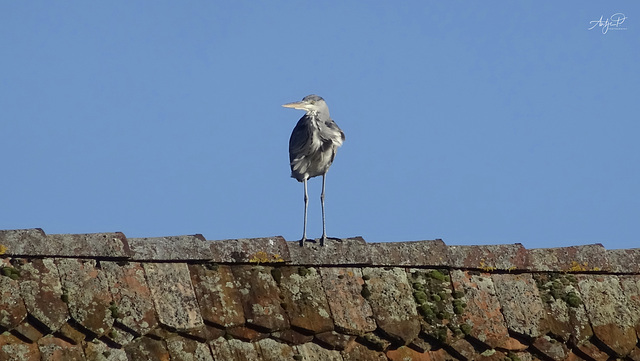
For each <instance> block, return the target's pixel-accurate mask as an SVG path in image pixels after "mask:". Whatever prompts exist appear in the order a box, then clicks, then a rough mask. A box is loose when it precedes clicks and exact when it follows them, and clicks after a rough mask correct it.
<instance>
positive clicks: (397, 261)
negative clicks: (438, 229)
mask: <svg viewBox="0 0 640 361" xmlns="http://www.w3.org/2000/svg"><path fill="white" fill-rule="evenodd" d="M367 248H368V253H370V254H371V263H372V264H375V265H379V266H424V265H430V266H445V265H447V261H448V260H449V249H448V247H447V246H446V245H445V244H444V242H443V241H442V240H441V239H436V240H433V241H415V242H387V243H371V244H369V245H368V246H367Z"/></svg>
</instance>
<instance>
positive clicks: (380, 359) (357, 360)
mask: <svg viewBox="0 0 640 361" xmlns="http://www.w3.org/2000/svg"><path fill="white" fill-rule="evenodd" d="M341 354H342V359H343V360H344V361H387V356H386V355H385V354H384V353H383V352H380V351H376V350H372V349H370V348H368V347H366V346H364V345H361V344H359V343H355V344H353V348H351V349H345V350H343V351H342V352H341Z"/></svg>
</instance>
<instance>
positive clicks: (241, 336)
mask: <svg viewBox="0 0 640 361" xmlns="http://www.w3.org/2000/svg"><path fill="white" fill-rule="evenodd" d="M227 335H230V336H232V337H233V338H234V339H238V340H241V341H245V342H254V341H258V340H262V339H263V338H266V337H269V334H268V333H264V332H259V331H256V330H254V329H251V328H248V327H244V326H237V327H232V328H229V329H227Z"/></svg>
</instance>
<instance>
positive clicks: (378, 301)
mask: <svg viewBox="0 0 640 361" xmlns="http://www.w3.org/2000/svg"><path fill="white" fill-rule="evenodd" d="M362 276H363V277H364V278H366V280H365V284H366V285H367V288H368V291H369V297H368V298H367V301H368V302H369V305H371V309H372V310H373V317H374V318H375V320H376V323H377V324H378V327H379V328H380V329H381V330H382V332H384V333H385V334H386V335H388V337H389V338H391V339H393V340H394V341H396V342H399V343H401V344H403V345H406V344H408V343H410V342H411V341H413V340H414V339H415V338H416V337H418V333H419V332H420V318H419V316H418V312H417V311H416V302H415V301H414V299H413V288H412V287H411V285H410V284H409V281H408V279H407V273H406V272H405V270H404V269H402V268H397V267H394V268H379V267H376V268H373V267H367V268H363V269H362Z"/></svg>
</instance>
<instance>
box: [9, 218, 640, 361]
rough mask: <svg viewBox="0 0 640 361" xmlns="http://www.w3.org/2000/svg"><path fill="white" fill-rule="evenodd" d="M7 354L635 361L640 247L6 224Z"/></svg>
mask: <svg viewBox="0 0 640 361" xmlns="http://www.w3.org/2000/svg"><path fill="white" fill-rule="evenodd" d="M0 268H1V271H2V273H1V274H0V361H4V360H122V361H124V360H211V361H213V360H216V361H220V360H230V361H233V360H247V361H261V360H264V361H267V360H269V361H271V360H273V361H276V360H277V361H280V360H309V361H311V360H336V361H351V360H357V361H367V360H393V361H400V360H403V361H410V360H434V361H435V360H462V361H465V360H501V361H502V360H504V361H527V360H535V359H540V360H557V361H561V360H597V361H605V360H609V359H627V360H640V348H638V332H639V331H640V249H627V250H606V249H604V248H603V247H602V246H601V245H587V246H577V247H566V248H552V249H525V248H524V247H522V245H519V244H513V245H494V246H447V245H445V243H444V242H442V241H441V240H433V241H419V242H399V243H373V244H367V243H366V242H365V241H364V240H363V239H362V238H360V237H356V238H351V239H342V240H329V241H328V242H327V245H326V247H318V246H317V245H315V244H313V243H312V244H308V245H307V246H305V247H300V246H299V244H298V243H297V242H286V241H285V240H284V239H283V238H282V237H267V238H258V239H236V240H224V241H207V240H205V239H204V237H202V236H201V235H195V236H178V237H161V238H127V237H126V236H125V235H123V234H122V233H97V234H74V235H46V234H45V233H44V232H43V231H42V230H39V229H30V230H8V231H0Z"/></svg>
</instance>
